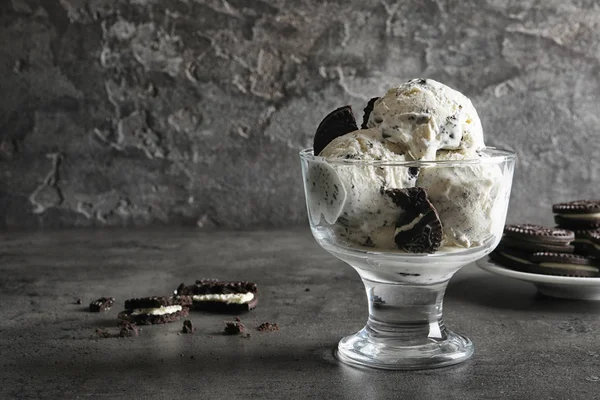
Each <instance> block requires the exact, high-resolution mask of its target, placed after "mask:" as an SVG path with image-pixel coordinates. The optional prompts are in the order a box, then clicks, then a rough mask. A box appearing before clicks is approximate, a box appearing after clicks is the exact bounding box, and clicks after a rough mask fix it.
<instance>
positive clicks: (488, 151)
mask: <svg viewBox="0 0 600 400" xmlns="http://www.w3.org/2000/svg"><path fill="white" fill-rule="evenodd" d="M477 154H480V155H485V156H484V157H481V158H469V159H464V160H439V161H418V160H417V161H415V160H407V161H390V160H352V159H342V158H325V157H321V156H315V155H314V154H313V149H312V148H311V147H308V148H305V149H302V150H300V152H299V155H300V158H301V159H302V160H305V161H313V162H325V163H328V164H332V165H347V166H348V165H359V166H365V165H367V166H379V167H432V166H438V167H442V166H446V167H456V166H466V165H481V164H492V165H497V164H502V163H504V162H507V161H512V160H515V159H516V158H517V154H516V153H515V152H514V151H512V150H507V149H501V148H498V147H486V148H484V149H481V150H478V151H477Z"/></svg>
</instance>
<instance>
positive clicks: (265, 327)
mask: <svg viewBox="0 0 600 400" xmlns="http://www.w3.org/2000/svg"><path fill="white" fill-rule="evenodd" d="M256 330H257V331H259V332H271V331H278V330H279V327H278V326H277V324H274V323H271V322H263V323H262V324H260V325H259V326H258V327H257V328H256Z"/></svg>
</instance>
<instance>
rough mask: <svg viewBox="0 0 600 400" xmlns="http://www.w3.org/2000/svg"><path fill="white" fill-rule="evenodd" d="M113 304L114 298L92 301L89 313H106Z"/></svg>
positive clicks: (101, 298)
mask: <svg viewBox="0 0 600 400" xmlns="http://www.w3.org/2000/svg"><path fill="white" fill-rule="evenodd" d="M113 304H115V298H114V297H100V298H99V299H98V300H96V301H92V302H91V303H90V311H91V312H100V311H108V310H110V309H111V307H112V306H113Z"/></svg>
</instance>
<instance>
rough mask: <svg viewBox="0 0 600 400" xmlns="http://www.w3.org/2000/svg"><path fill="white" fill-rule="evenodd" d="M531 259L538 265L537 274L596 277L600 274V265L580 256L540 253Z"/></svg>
mask: <svg viewBox="0 0 600 400" xmlns="http://www.w3.org/2000/svg"><path fill="white" fill-rule="evenodd" d="M531 259H532V261H534V262H536V263H537V264H538V267H537V268H536V271H537V273H541V274H546V275H561V276H578V277H596V276H598V273H599V272H600V269H599V268H598V267H599V266H600V264H598V263H595V262H594V261H593V260H592V259H590V258H588V257H585V256H580V255H578V254H567V253H550V252H540V253H534V254H533V256H532V257H531Z"/></svg>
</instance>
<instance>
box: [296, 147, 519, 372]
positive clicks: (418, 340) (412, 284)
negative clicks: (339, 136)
mask: <svg viewBox="0 0 600 400" xmlns="http://www.w3.org/2000/svg"><path fill="white" fill-rule="evenodd" d="M300 158H301V163H302V174H303V178H304V188H305V195H306V202H307V208H308V214H309V222H310V227H311V230H312V233H313V236H314V237H315V239H316V240H317V242H318V243H319V244H320V245H321V246H322V247H323V248H324V249H325V250H327V251H328V252H329V253H331V254H333V255H334V256H336V257H337V258H339V259H340V260H342V261H344V262H346V263H348V264H349V265H350V266H351V267H353V268H354V269H355V270H356V271H357V272H358V274H359V275H360V277H361V279H362V281H363V283H364V286H365V289H366V292H367V299H368V305H369V318H368V320H367V324H366V326H365V327H364V328H363V329H362V330H360V331H359V332H357V333H355V334H353V335H350V336H346V337H344V338H343V339H342V340H341V341H340V342H339V344H338V347H337V352H336V355H337V357H338V358H339V359H340V360H341V361H343V362H345V363H348V364H352V365H358V366H367V367H374V368H381V369H397V370H403V369H424V368H436V367H443V366H448V365H452V364H456V363H459V362H462V361H464V360H466V359H468V358H469V357H470V356H471V355H472V354H473V350H474V348H473V344H472V342H471V341H470V340H469V339H468V338H467V337H465V336H463V335H460V334H457V333H454V332H452V331H450V330H449V329H447V328H446V326H445V324H444V319H443V299H444V293H445V290H446V286H447V284H448V282H449V280H450V278H452V276H453V275H454V274H455V273H456V272H457V271H458V270H459V269H460V268H461V267H463V266H465V265H466V264H468V263H471V262H474V261H476V260H478V259H480V258H481V257H484V256H485V255H487V254H488V253H490V252H491V251H492V250H493V249H494V248H495V247H496V245H497V244H498V242H499V240H500V238H501V236H502V230H503V226H504V222H505V218H506V211H507V208H508V200H509V196H510V189H511V184H512V176H513V170H514V161H515V155H514V153H512V152H510V151H506V150H500V149H494V148H486V149H484V150H481V151H480V152H478V153H477V157H476V158H468V157H461V156H449V157H444V156H443V155H442V156H439V157H437V160H436V161H394V162H391V161H377V160H364V159H361V160H356V159H340V158H337V159H329V158H324V157H319V156H314V154H313V150H312V149H306V150H303V151H301V152H300Z"/></svg>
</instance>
